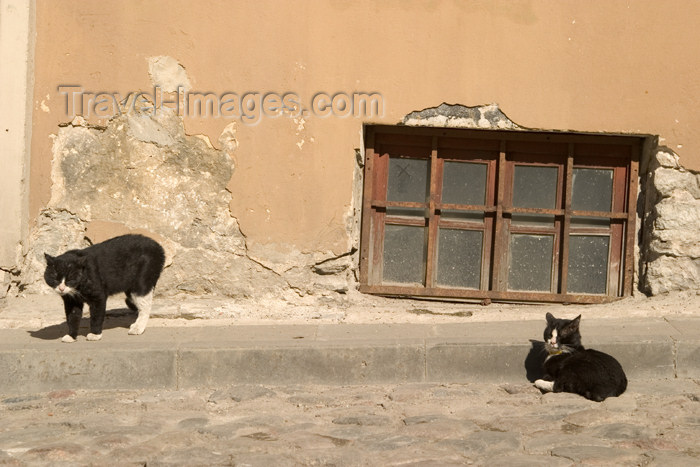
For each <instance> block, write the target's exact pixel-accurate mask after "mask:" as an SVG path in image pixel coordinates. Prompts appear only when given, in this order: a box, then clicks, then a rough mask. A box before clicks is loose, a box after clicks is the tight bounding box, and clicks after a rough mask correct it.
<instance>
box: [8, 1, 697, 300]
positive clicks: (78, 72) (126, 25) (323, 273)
mask: <svg viewBox="0 0 700 467" xmlns="http://www.w3.org/2000/svg"><path fill="white" fill-rule="evenodd" d="M698 15H700V3H697V2H687V1H683V0H669V1H666V2H632V3H629V4H628V3H625V2H609V1H607V0H594V1H593V2H586V4H585V5H584V4H581V3H580V2H575V1H562V2H554V3H553V2H549V1H545V0H542V1H538V0H533V1H517V2H513V1H512V0H501V1H470V2H465V1H461V0H455V1H449V0H444V1H438V2H402V1H387V2H374V1H371V0H362V1H358V2H353V3H352V4H349V3H346V2H335V1H321V2H316V1H313V2H312V1H309V2H294V3H288V2H275V1H259V0H249V1H248V0H243V1H239V2H233V3H231V2H228V1H223V0H221V1H217V0H214V1H211V2H207V4H206V6H203V5H200V4H199V3H196V2H181V3H178V4H175V5H174V4H173V3H172V2H167V1H165V0H154V1H150V2H140V1H137V0H126V1H121V2H102V1H97V0H90V1H77V0H51V1H49V0H37V3H36V51H35V57H36V62H35V84H34V107H33V112H34V115H33V132H32V141H31V147H32V149H31V150H32V153H31V168H30V169H31V170H30V174H29V179H30V183H29V185H30V188H31V191H30V193H29V208H28V211H29V212H28V214H27V217H28V221H29V222H30V223H31V224H32V225H33V230H32V233H31V235H30V238H29V240H28V241H27V242H25V247H26V246H27V244H28V243H29V244H31V245H32V249H31V250H30V253H29V254H28V255H27V256H24V257H22V258H20V259H19V260H18V261H20V262H23V265H22V267H23V272H22V274H23V276H22V277H21V278H19V277H18V276H12V281H13V283H14V284H15V285H13V287H14V290H19V289H20V288H26V290H33V289H32V287H34V286H33V285H32V284H36V281H37V278H38V276H37V274H38V271H39V270H40V269H41V268H40V264H39V262H40V261H42V260H41V256H40V255H41V253H43V251H42V250H46V251H50V250H51V251H56V252H57V251H61V250H62V249H64V247H68V246H76V245H79V244H81V243H82V242H84V237H85V234H86V233H87V234H89V235H88V237H90V236H92V237H95V238H96V239H101V238H102V237H106V236H108V235H109V234H110V232H112V233H114V232H119V233H121V232H123V231H132V230H139V229H140V230H143V231H147V232H150V233H151V234H153V235H159V236H161V237H162V239H163V241H164V242H165V243H167V244H168V245H169V246H167V248H169V254H170V255H171V256H170V259H171V262H170V263H169V264H170V266H169V267H168V268H167V270H166V275H165V277H164V287H162V290H165V289H168V290H171V291H173V290H183V291H192V292H197V293H200V292H212V293H223V294H228V295H236V296H238V295H249V294H251V293H257V292H256V291H257V290H261V291H262V292H261V293H272V292H274V293H278V292H279V291H280V290H284V291H287V292H286V293H291V294H292V295H293V296H295V297H298V296H303V295H306V294H308V293H311V292H313V293H317V294H318V293H321V294H324V293H333V292H332V291H333V290H336V289H338V290H344V289H345V288H346V287H348V285H347V284H351V285H350V286H352V284H353V281H354V274H353V271H352V269H353V264H354V263H353V251H354V249H355V248H356V247H357V228H356V227H357V216H356V209H357V206H358V204H357V200H358V196H357V189H358V187H359V185H358V181H359V172H360V169H359V167H358V164H357V158H356V150H357V149H358V148H360V147H361V131H362V123H363V122H372V123H389V124H394V123H397V122H400V121H402V119H403V118H404V116H406V115H409V114H411V113H412V112H414V111H417V110H420V109H426V108H429V107H431V106H434V105H435V104H436V103H438V102H448V103H463V104H469V105H475V104H481V103H490V102H498V104H499V106H500V107H501V108H502V109H506V110H507V111H508V115H509V116H510V117H511V118H512V119H513V120H514V121H516V122H518V124H520V125H522V126H524V127H527V128H539V129H547V130H549V129H553V130H575V131H590V132H614V133H627V132H628V133H644V134H654V135H659V136H660V144H662V145H664V146H667V147H669V148H671V150H673V151H674V152H675V153H676V154H677V155H678V156H679V157H680V162H679V164H682V165H683V166H684V167H686V168H687V169H688V170H695V171H697V170H700V114H698V112H697V111H696V109H697V108H698V106H700V77H699V76H698V73H697V70H696V68H697V66H696V63H697V57H698V56H700V41H699V40H697V39H698V33H697V26H696V24H695V23H696V21H695V18H696V17H697V16H698ZM61 85H77V86H79V87H80V88H81V89H82V90H84V91H86V92H93V93H97V92H107V93H119V94H120V95H121V96H122V97H124V96H127V95H128V94H129V93H134V92H139V91H140V92H148V93H151V92H153V89H154V88H153V86H154V85H159V86H161V88H162V89H163V90H164V91H168V90H174V89H176V88H177V86H178V85H183V86H184V87H185V88H186V89H188V90H196V91H201V92H212V93H215V94H216V95H218V96H220V95H222V94H223V93H226V92H233V93H237V94H239V95H242V94H243V93H246V92H253V93H259V94H260V95H263V94H264V93H267V92H276V93H279V94H283V93H285V92H294V93H296V94H297V95H298V96H300V100H301V102H302V104H303V105H304V106H308V104H309V101H310V99H311V97H312V96H314V95H316V93H319V92H325V93H328V94H330V95H333V94H334V93H336V92H343V93H352V92H377V93H380V94H381V96H382V98H383V101H382V109H381V112H380V113H379V114H373V115H370V116H362V115H360V116H357V117H356V116H354V115H350V116H347V117H344V118H341V117H337V116H332V115H331V116H327V117H325V118H324V117H319V116H316V115H307V116H297V117H294V118H291V117H288V116H285V115H282V116H278V117H273V118H265V117H263V118H261V119H259V120H258V121H254V122H250V121H245V120H244V119H240V118H238V119H231V118H225V117H221V116H219V117H215V116H211V115H210V116H207V115H199V114H194V115H185V116H184V118H183V119H179V118H177V119H175V118H172V119H171V118H170V117H169V116H168V115H167V114H164V115H161V116H159V117H157V118H151V117H148V116H145V115H143V114H138V113H135V114H132V115H130V116H126V115H122V116H120V117H118V118H116V119H111V120H110V116H105V115H95V114H94V112H93V114H91V115H85V117H86V122H85V123H81V122H79V121H76V122H75V124H74V125H68V124H69V122H71V121H73V117H72V116H70V115H68V113H67V104H68V102H67V96H66V95H64V94H61V92H60V91H59V89H58V86H61ZM93 104H94V102H93ZM414 116H415V115H414ZM420 117H426V116H425V115H423V116H420ZM474 117H476V118H477V119H476V120H475V123H476V127H482V126H480V125H481V124H484V125H485V124H486V123H485V122H488V121H489V119H490V118H491V117H492V114H491V113H489V111H488V110H484V114H483V115H481V114H480V115H478V116H475V115H472V116H470V115H466V114H465V115H462V116H442V117H441V116H437V118H438V119H443V120H444V121H445V122H446V124H448V125H449V124H455V125H456V124H458V123H457V120H458V119H459V118H462V119H465V120H468V119H470V118H471V119H474ZM482 117H483V118H482ZM410 118H411V116H410V115H409V119H410ZM482 120H484V121H483V122H482ZM491 123H493V122H491ZM496 123H497V124H500V123H498V122H496ZM195 135H196V136H195ZM71 151H75V153H80V157H78V156H76V155H75V154H74V153H73V152H71ZM200 158H201V159H202V160H201V161H200V160H199V159H200ZM227 158H228V159H227ZM120 164H122V165H120ZM107 174H111V176H108V175H107ZM156 174H160V175H156ZM206 174H208V175H206ZM227 177H228V178H227ZM119 182H121V186H118V185H119ZM1 190H2V187H0V193H1ZM100 190H102V191H100ZM110 193H111V194H112V195H114V196H119V197H110V196H111V195H110ZM166 195H167V196H168V198H165V196H166ZM81 199H82V200H83V201H82V202H81V201H80V200H81ZM88 206H89V207H88ZM650 209H651V206H650ZM654 209H656V208H654ZM656 211H658V212H657V214H656V217H657V218H658V219H661V220H662V221H659V222H656V223H655V225H661V222H663V219H664V217H665V216H673V215H675V210H671V211H673V212H672V213H668V212H667V211H664V210H663V207H662V208H661V210H660V211H659V210H658V209H657V210H656ZM669 219H671V218H670V217H669ZM669 222H670V221H669ZM63 228H64V229H69V230H70V233H61V234H60V235H59V234H57V233H52V232H51V230H52V229H63ZM655 228H656V227H655ZM71 229H72V230H71ZM81 229H82V230H81ZM657 230H658V231H660V229H658V228H656V230H655V232H656V231H657ZM80 232H82V233H80ZM655 235H656V234H655ZM90 238H91V237H90ZM91 239H92V238H91ZM93 240H95V239H93ZM52 249H53V250H52ZM25 251H26V249H25ZM662 257H663V258H666V259H664V261H667V262H670V263H668V264H671V265H673V264H674V261H675V260H676V258H675V257H672V256H669V255H668V254H666V253H663V254H662V255H661V256H660V257H659V258H655V259H653V260H650V262H649V264H650V265H651V264H652V263H654V264H660V263H657V260H658V259H662ZM689 258H690V257H689ZM194 261H198V263H197V265H198V266H197V276H200V277H197V278H193V276H194V274H193V271H192V270H191V269H188V266H187V265H192V264H194V263H193V262H194ZM683 261H685V260H683ZM681 263H682V262H679V263H678V264H679V265H681ZM223 264H226V266H222V265H223ZM683 264H685V263H683ZM655 267H656V266H654V267H651V268H650V270H651V271H652V273H653V271H654V268H655ZM682 267H683V268H684V267H685V266H682ZM32 271H33V272H32ZM217 275H219V277H218V278H217ZM653 275H654V274H651V275H649V274H647V276H646V277H652V276H653ZM656 275H657V276H660V277H661V276H666V275H667V274H666V273H662V272H657V273H656ZM2 276H4V278H3V277H2ZM2 276H0V281H5V283H7V281H8V280H9V279H8V277H9V275H8V274H2ZM256 278H257V279H256ZM256 280H258V282H257V283H256V282H255V281H256ZM649 290H654V288H653V287H649ZM658 290H659V291H662V290H666V289H665V288H663V287H660V288H658Z"/></svg>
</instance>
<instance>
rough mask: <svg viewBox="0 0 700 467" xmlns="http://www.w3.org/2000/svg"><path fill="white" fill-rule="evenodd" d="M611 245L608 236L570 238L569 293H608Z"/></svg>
mask: <svg viewBox="0 0 700 467" xmlns="http://www.w3.org/2000/svg"><path fill="white" fill-rule="evenodd" d="M609 244H610V237H607V236H594V235H570V236H569V272H568V275H567V287H566V288H567V292H570V293H589V294H604V293H606V290H607V287H606V284H607V281H608V249H609Z"/></svg>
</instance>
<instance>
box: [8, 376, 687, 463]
mask: <svg viewBox="0 0 700 467" xmlns="http://www.w3.org/2000/svg"><path fill="white" fill-rule="evenodd" d="M0 417H1V419H2V426H1V428H0V464H2V465H32V466H33V465H52V466H56V465H110V466H114V465H148V466H149V467H150V466H158V465H183V466H185V465H187V466H194V465H202V466H204V465H206V466H209V465H235V466H292V465H304V466H305V465H336V466H353V465H377V466H388V465H402V466H404V465H412V466H417V465H421V466H433V465H434V466H449V465H470V464H473V465H491V466H497V465H508V466H520V465H548V466H568V465H664V466H668V465H672V466H674V467H678V466H686V465H687V466H695V465H698V464H699V463H700V444H698V439H700V385H699V384H698V383H697V382H696V381H692V380H687V379H686V380H684V379H680V380H678V379H676V380H662V381H631V382H630V387H629V389H628V391H627V392H626V393H625V394H623V395H622V396H621V397H619V398H612V399H608V400H607V401H605V402H603V403H595V402H590V401H587V400H585V399H583V398H581V397H578V396H575V395H571V394H546V395H542V394H540V392H539V391H538V390H536V389H534V388H533V387H532V386H531V385H529V384H526V383H524V384H521V385H513V384H501V385H496V384H487V385H478V384H465V385H439V384H406V385H381V386H379V385H372V386H343V387H335V386H286V387H273V386H233V387H229V388H227V389H223V390H221V389H220V390H216V389H208V390H201V389H200V390H188V391H160V392H153V391H82V390H81V391H70V390H65V391H56V392H51V393H43V394H35V395H19V396H18V395H4V396H2V399H0Z"/></svg>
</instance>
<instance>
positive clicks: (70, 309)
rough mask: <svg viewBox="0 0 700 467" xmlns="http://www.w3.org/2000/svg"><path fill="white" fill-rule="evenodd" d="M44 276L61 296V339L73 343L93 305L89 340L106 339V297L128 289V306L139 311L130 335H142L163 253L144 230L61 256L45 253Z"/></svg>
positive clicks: (160, 269) (163, 262)
mask: <svg viewBox="0 0 700 467" xmlns="http://www.w3.org/2000/svg"><path fill="white" fill-rule="evenodd" d="M44 256H45V258H46V271H45V272H44V280H45V281H46V283H47V284H48V285H49V286H50V287H51V288H52V289H54V290H55V291H56V292H57V293H58V294H59V295H60V296H61V298H62V299H63V304H64V308H65V312H66V322H67V323H68V334H66V335H65V336H63V339H62V340H63V342H75V340H76V339H77V338H78V327H79V326H80V319H81V318H82V315H83V304H84V303H87V304H88V305H89V306H90V333H89V334H88V335H87V340H89V341H98V340H100V339H101V338H102V324H103V323H104V319H105V311H106V305H107V297H109V296H110V295H114V294H116V293H119V292H126V305H127V306H128V307H129V308H130V309H132V310H134V311H138V318H136V322H135V323H134V324H132V325H131V327H130V328H129V334H142V333H143V331H145V329H146V324H147V323H148V318H149V316H150V313H151V303H152V301H153V288H154V287H155V285H156V282H158V278H159V277H160V273H161V272H162V271H163V265H164V264H165V252H164V251H163V247H161V246H160V245H159V244H158V243H157V242H156V241H155V240H152V239H150V238H148V237H144V236H143V235H122V236H120V237H115V238H112V239H109V240H106V241H104V242H102V243H98V244H96V245H92V246H90V247H88V248H85V249H82V250H70V251H67V252H65V253H63V254H62V255H60V256H56V257H53V256H50V255H48V254H44Z"/></svg>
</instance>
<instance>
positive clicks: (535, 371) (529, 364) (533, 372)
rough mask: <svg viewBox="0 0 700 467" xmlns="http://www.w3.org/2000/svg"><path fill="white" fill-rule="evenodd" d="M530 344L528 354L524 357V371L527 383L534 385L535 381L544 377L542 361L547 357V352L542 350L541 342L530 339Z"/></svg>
mask: <svg viewBox="0 0 700 467" xmlns="http://www.w3.org/2000/svg"><path fill="white" fill-rule="evenodd" d="M530 344H531V347H530V352H529V353H528V354H527V357H525V371H526V372H527V379H528V381H530V382H531V383H534V382H535V380H537V379H540V378H542V376H544V372H543V371H542V365H544V359H545V358H546V357H547V351H546V350H545V349H544V342H543V341H536V340H532V339H530Z"/></svg>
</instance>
